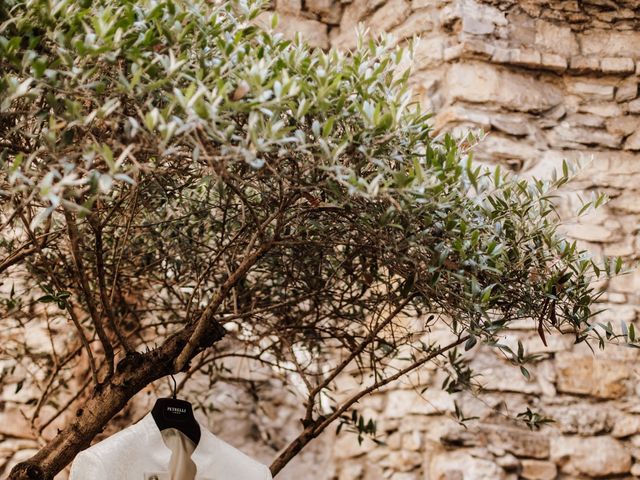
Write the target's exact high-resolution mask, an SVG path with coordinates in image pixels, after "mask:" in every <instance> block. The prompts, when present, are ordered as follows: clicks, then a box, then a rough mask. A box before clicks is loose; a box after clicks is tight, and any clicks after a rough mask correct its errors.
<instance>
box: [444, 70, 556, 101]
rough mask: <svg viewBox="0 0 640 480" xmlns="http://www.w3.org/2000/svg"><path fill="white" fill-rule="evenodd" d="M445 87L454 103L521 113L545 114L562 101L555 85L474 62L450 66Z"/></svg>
mask: <svg viewBox="0 0 640 480" xmlns="http://www.w3.org/2000/svg"><path fill="white" fill-rule="evenodd" d="M447 85H448V90H449V95H450V98H451V99H453V100H465V101H468V102H473V103H482V102H495V103H497V104H499V105H504V106H508V107H509V108H512V109H516V110H521V111H541V110H547V109H549V108H551V107H553V106H555V105H558V104H559V103H560V102H561V101H562V94H561V92H560V91H559V90H558V88H557V87H555V86H554V85H551V84H548V83H543V82H540V81H537V80H534V79H532V78H531V77H529V76H525V75H521V74H518V73H514V72H511V71H508V70H502V69H498V68H494V67H491V66H489V65H486V64H481V63H475V62H473V63H465V64H454V65H452V67H451V69H450V70H449V73H448V75H447Z"/></svg>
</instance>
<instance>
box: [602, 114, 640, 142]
mask: <svg viewBox="0 0 640 480" xmlns="http://www.w3.org/2000/svg"><path fill="white" fill-rule="evenodd" d="M605 125H606V127H607V130H608V131H609V132H611V133H613V134H614V135H620V136H623V137H626V136H627V135H630V134H632V133H633V132H635V131H636V130H638V129H640V117H638V116H635V115H625V116H624V117H613V118H609V119H607V121H606V122H605Z"/></svg>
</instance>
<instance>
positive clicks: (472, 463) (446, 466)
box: [427, 452, 506, 480]
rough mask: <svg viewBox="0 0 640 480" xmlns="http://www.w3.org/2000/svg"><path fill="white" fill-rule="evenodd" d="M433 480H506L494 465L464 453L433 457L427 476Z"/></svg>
mask: <svg viewBox="0 0 640 480" xmlns="http://www.w3.org/2000/svg"><path fill="white" fill-rule="evenodd" d="M427 478H430V479H431V478H433V479H435V480H487V479H489V478H490V479H492V480H506V475H505V471H504V470H503V469H502V468H500V467H499V466H498V465H496V464H495V463H493V462H491V461H489V460H485V459H482V458H475V457H473V456H471V455H469V454H466V453H462V452H460V453H457V452H451V453H443V454H441V455H438V456H436V457H435V459H434V460H433V461H432V462H431V465H430V468H429V476H428V477H427Z"/></svg>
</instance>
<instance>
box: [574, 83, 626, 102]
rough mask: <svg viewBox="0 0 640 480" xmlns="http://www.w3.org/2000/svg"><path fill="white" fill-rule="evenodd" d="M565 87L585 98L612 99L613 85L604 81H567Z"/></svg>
mask: <svg viewBox="0 0 640 480" xmlns="http://www.w3.org/2000/svg"><path fill="white" fill-rule="evenodd" d="M567 89H568V91H569V92H571V93H575V94H576V95H580V96H581V97H583V98H586V99H596V100H613V95H614V91H615V87H614V86H613V85H607V84H605V83H600V82H598V83H596V82H585V81H583V80H578V81H569V83H568V85H567Z"/></svg>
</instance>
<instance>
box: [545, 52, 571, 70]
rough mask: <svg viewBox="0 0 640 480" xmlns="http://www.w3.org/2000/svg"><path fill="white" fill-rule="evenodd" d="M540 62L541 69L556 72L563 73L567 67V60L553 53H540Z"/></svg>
mask: <svg viewBox="0 0 640 480" xmlns="http://www.w3.org/2000/svg"><path fill="white" fill-rule="evenodd" d="M540 62H541V63H540V65H541V66H542V68H545V69H547V70H553V71H556V72H563V71H565V70H566V69H567V67H568V63H567V59H566V58H564V57H562V56H560V55H556V54H555V53H542V57H541V60H540Z"/></svg>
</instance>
